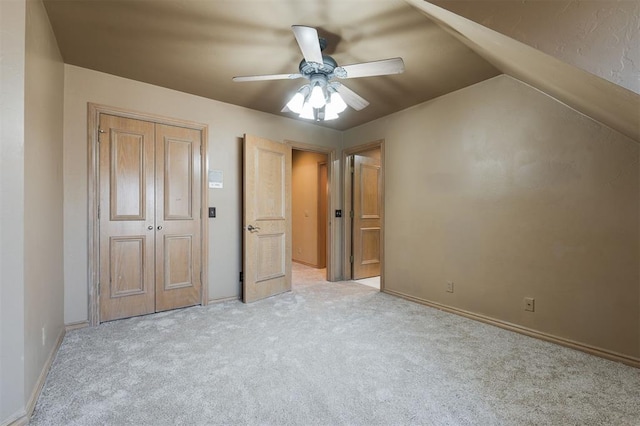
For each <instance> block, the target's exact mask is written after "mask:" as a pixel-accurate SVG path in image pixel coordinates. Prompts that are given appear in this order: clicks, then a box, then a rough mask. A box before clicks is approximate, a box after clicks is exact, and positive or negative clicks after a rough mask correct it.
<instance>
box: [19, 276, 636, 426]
mask: <svg viewBox="0 0 640 426" xmlns="http://www.w3.org/2000/svg"><path fill="white" fill-rule="evenodd" d="M322 273H323V272H322V271H318V270H313V269H311V268H306V267H302V266H301V265H296V266H295V277H296V278H295V280H296V285H295V288H294V291H293V292H291V293H287V294H284V295H280V296H276V297H272V298H270V299H267V300H264V301H260V302H256V303H254V304H251V305H244V304H242V303H240V302H235V301H234V302H226V303H222V304H217V305H211V306H207V307H193V308H188V309H182V310H177V311H172V312H165V313H160V314H154V315H149V316H144V317H138V318H131V319H127V320H121V321H115V322H111V323H107V324H103V325H101V326H99V327H95V328H86V329H82V330H76V331H72V332H70V333H68V334H67V336H66V337H65V339H64V342H63V343H62V346H61V347H60V350H59V353H58V356H57V357H56V359H55V361H54V363H53V366H52V369H51V372H50V374H49V377H48V378H47V382H46V384H45V387H44V390H43V393H42V395H41V397H40V400H39V401H38V404H37V407H36V411H35V416H34V417H33V419H32V421H31V424H32V425H128V424H131V425H176V424H184V425H205V424H211V425H241V424H248V425H638V424H640V399H639V398H640V396H639V395H640V370H637V369H633V368H631V367H627V366H625V365H622V364H618V363H615V362H611V361H607V360H603V359H600V358H596V357H593V356H590V355H587V354H584V353H581V352H578V351H574V350H571V349H567V348H564V347H560V346H556V345H553V344H551V343H547V342H543V341H539V340H535V339H532V338H529V337H526V336H522V335H519V334H515V333H512V332H508V331H505V330H502V329H499V328H496V327H492V326H489V325H486V324H482V323H478V322H474V321H471V320H468V319H465V318H462V317H459V316H456V315H452V314H448V313H444V312H441V311H438V310H435V309H431V308H428V307H425V306H421V305H418V304H415V303H411V302H408V301H405V300H402V299H398V298H395V297H392V296H389V295H386V294H382V293H380V292H378V291H376V290H374V289H371V288H368V287H365V286H362V285H358V284H353V283H350V282H342V283H326V282H323V281H321V280H322V279H323V278H322V277H323V275H322ZM318 280H320V281H318Z"/></svg>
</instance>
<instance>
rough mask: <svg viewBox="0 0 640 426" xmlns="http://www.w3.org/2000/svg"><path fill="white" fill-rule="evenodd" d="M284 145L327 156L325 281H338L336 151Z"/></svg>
mask: <svg viewBox="0 0 640 426" xmlns="http://www.w3.org/2000/svg"><path fill="white" fill-rule="evenodd" d="M285 143H286V144H287V145H290V146H291V149H295V150H297V151H307V152H315V153H318V154H325V155H326V156H327V186H328V187H329V194H328V195H327V197H328V202H327V209H328V211H327V281H340V280H341V279H342V277H341V276H340V270H339V268H338V267H336V266H335V265H339V264H340V254H339V253H340V226H338V221H336V220H335V217H334V211H335V208H336V206H337V205H339V195H338V194H340V187H339V186H338V181H339V179H337V178H336V179H334V176H333V172H334V164H335V162H336V150H335V149H333V148H329V147H324V146H320V145H312V144H308V143H303V142H296V141H290V140H285Z"/></svg>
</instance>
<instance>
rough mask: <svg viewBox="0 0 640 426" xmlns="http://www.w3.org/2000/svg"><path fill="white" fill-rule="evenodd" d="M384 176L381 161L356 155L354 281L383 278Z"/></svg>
mask: <svg viewBox="0 0 640 426" xmlns="http://www.w3.org/2000/svg"><path fill="white" fill-rule="evenodd" d="M381 185H382V174H381V167H380V160H378V159H376V158H369V157H365V156H362V155H357V154H356V155H354V156H353V238H352V244H353V247H352V253H353V279H354V280H358V279H362V278H368V277H375V276H378V275H380V258H381V256H380V250H381V224H382V191H381Z"/></svg>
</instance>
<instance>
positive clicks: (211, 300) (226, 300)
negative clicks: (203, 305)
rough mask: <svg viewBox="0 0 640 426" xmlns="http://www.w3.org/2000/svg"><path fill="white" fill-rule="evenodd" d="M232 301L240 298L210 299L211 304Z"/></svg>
mask: <svg viewBox="0 0 640 426" xmlns="http://www.w3.org/2000/svg"><path fill="white" fill-rule="evenodd" d="M230 300H240V296H232V297H223V298H221V299H209V304H212V303H222V302H228V301H230Z"/></svg>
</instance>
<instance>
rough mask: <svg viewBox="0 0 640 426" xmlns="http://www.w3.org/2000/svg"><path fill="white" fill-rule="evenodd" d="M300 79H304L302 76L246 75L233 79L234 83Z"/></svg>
mask: <svg viewBox="0 0 640 426" xmlns="http://www.w3.org/2000/svg"><path fill="white" fill-rule="evenodd" d="M300 77H302V74H267V75H245V76H241V77H233V81H237V82H242V81H264V80H294V79H296V78H300Z"/></svg>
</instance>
